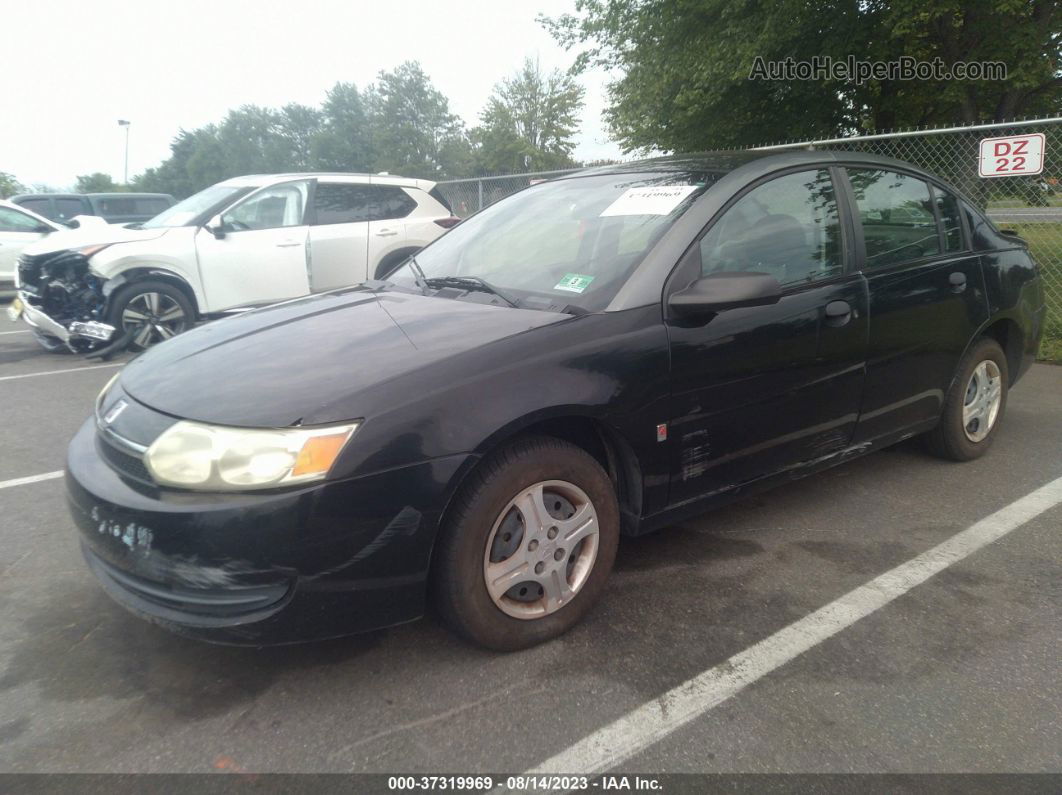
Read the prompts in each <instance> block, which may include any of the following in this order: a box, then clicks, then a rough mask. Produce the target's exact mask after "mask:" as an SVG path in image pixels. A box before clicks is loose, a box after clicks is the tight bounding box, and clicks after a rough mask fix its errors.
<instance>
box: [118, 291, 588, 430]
mask: <svg viewBox="0 0 1062 795" xmlns="http://www.w3.org/2000/svg"><path fill="white" fill-rule="evenodd" d="M572 319H573V318H572V317H571V316H570V315H564V314H558V313H554V312H542V311H537V310H530V309H512V308H509V307H500V306H493V305H484V304H478V303H472V302H468V301H458V300H453V299H448V298H440V297H428V296H420V295H410V294H406V293H400V292H383V293H379V294H377V293H373V292H371V291H369V290H367V289H365V288H361V287H357V288H348V289H345V290H341V291H337V292H332V293H325V294H322V295H316V296H310V297H308V298H302V299H298V300H295V301H289V302H286V303H283V304H277V305H275V306H271V307H267V308H265V309H260V310H256V311H253V312H247V313H245V314H242V315H239V316H237V317H233V318H229V319H226V320H221V321H217V322H215V323H208V324H206V325H203V326H200V327H198V328H195V329H192V330H191V331H188V332H186V333H184V334H181V335H179V336H177V337H175V338H173V339H172V340H168V341H167V342H165V343H163V344H161V345H157V346H156V347H154V348H152V349H150V350H149V351H147V352H146V353H145V354H143V355H142V356H140V357H138V358H137V359H134V360H133V361H132V362H130V363H129V364H128V365H127V366H126V368H125V370H124V371H123V372H122V376H121V385H122V388H123V389H124V390H125V392H126V393H127V394H129V395H130V396H131V397H133V398H134V399H135V400H137V401H139V402H140V403H143V404H145V405H147V406H149V407H151V408H153V409H156V410H157V411H161V412H164V413H166V414H170V415H172V416H175V417H180V418H183V419H193V420H199V421H201V422H211V423H216V424H219V425H233V426H245V427H286V426H290V425H296V424H304V425H317V424H323V423H332V422H343V421H346V420H352V419H358V418H360V417H363V416H366V415H367V414H369V413H370V412H371V411H372V409H373V406H371V405H368V403H370V402H372V401H371V400H370V399H369V398H368V397H366V398H365V399H364V400H359V395H365V394H366V393H368V392H370V391H372V390H373V389H374V388H375V387H378V386H379V385H380V384H382V383H384V382H387V381H391V380H393V379H396V378H399V377H401V376H403V375H406V374H409V373H410V372H412V371H415V370H417V369H419V368H423V367H427V366H429V365H437V364H438V363H439V362H440V361H442V360H445V359H446V358H448V357H451V356H455V355H458V354H461V353H465V352H467V351H470V350H472V349H475V348H480V347H484V346H487V345H490V344H491V343H494V342H497V341H498V340H501V339H504V338H506V337H510V336H513V335H515V334H520V333H523V332H526V331H529V330H531V329H534V328H537V327H540V326H545V325H550V324H553V323H557V322H561V321H564V320H572ZM380 391H381V390H376V393H377V394H379V393H380ZM383 391H386V390H383Z"/></svg>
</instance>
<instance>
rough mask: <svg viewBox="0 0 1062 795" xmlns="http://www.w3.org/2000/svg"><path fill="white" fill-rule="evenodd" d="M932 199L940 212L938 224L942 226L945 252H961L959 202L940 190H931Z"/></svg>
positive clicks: (935, 188)
mask: <svg viewBox="0 0 1062 795" xmlns="http://www.w3.org/2000/svg"><path fill="white" fill-rule="evenodd" d="M933 197H934V198H935V199H936V201H937V209H938V210H939V211H940V222H941V223H942V224H943V225H944V245H945V246H946V249H945V250H946V251H962V250H963V244H962V220H961V218H960V217H959V200H958V199H956V198H955V197H954V196H952V195H951V194H950V193H948V192H947V191H946V190H943V189H942V188H938V187H935V186H934V188H933Z"/></svg>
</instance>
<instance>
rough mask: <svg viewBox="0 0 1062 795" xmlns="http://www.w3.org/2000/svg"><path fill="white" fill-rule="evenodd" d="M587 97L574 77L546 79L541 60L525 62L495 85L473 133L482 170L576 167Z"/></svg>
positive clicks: (554, 74) (559, 75)
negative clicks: (581, 114)
mask: <svg viewBox="0 0 1062 795" xmlns="http://www.w3.org/2000/svg"><path fill="white" fill-rule="evenodd" d="M583 93H584V92H583V88H582V87H581V86H579V85H578V84H577V83H576V82H575V79H574V78H573V77H572V76H571V75H569V74H564V73H562V72H560V71H559V70H554V71H553V72H552V73H550V74H548V75H547V74H543V72H542V69H541V67H540V65H539V63H538V61H537V60H532V59H531V58H528V59H526V60H525V61H524V65H523V68H521V69H520V70H519V71H518V72H517V73H516V74H515V75H513V76H512V77H510V78H506V79H505V80H502V81H501V82H500V83H499V84H498V85H497V86H495V88H494V93H493V94H492V95H491V97H490V99H488V100H487V106H486V108H485V109H484V110H483V113H482V114H481V115H480V122H481V125H480V127H478V128H477V129H476V131H475V137H476V139H477V141H478V143H479V153H478V161H479V163H480V166H481V167H482V168H483V169H484V170H485V171H488V172H489V171H495V172H499V171H523V170H544V169H553V168H564V167H567V166H571V165H574V161H573V160H572V151H573V150H574V149H575V142H574V140H573V137H574V135H575V133H576V131H577V130H578V126H579V111H580V110H581V108H582V106H583Z"/></svg>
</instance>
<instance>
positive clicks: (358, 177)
mask: <svg viewBox="0 0 1062 795" xmlns="http://www.w3.org/2000/svg"><path fill="white" fill-rule="evenodd" d="M293 179H329V180H335V181H337V182H348V181H349V182H353V183H360V184H366V183H368V182H369V181H372V182H373V183H374V184H376V185H399V186H401V187H405V188H420V189H421V190H424V191H429V190H431V189H432V188H434V187H435V183H434V182H432V181H431V180H427V179H415V178H413V177H402V176H398V175H395V174H362V173H356V172H344V171H301V172H298V171H296V172H291V173H286V174H247V175H245V176H240V177H232V178H230V179H227V180H225V181H224V182H219V183H218V184H219V185H233V186H239V187H247V186H249V187H253V188H259V187H264V186H266V185H271V184H274V183H277V182H287V181H289V180H293Z"/></svg>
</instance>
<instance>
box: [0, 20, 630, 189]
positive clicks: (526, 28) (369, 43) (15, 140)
mask: <svg viewBox="0 0 1062 795" xmlns="http://www.w3.org/2000/svg"><path fill="white" fill-rule="evenodd" d="M574 5H575V2H574V0H534V2H522V1H521V0H493V2H491V1H490V0H451V1H450V2H440V1H439V0H434V1H433V2H428V1H422V0H375V1H372V2H364V0H300V1H299V2H292V1H291V0H287V2H276V1H274V2H271V1H270V0H256V1H254V2H249V1H248V0H209V1H207V2H204V0H180V1H179V2H175V1H174V0H168V2H160V1H159V0H51V2H48V3H46V4H45V3H37V2H23V3H14V2H6V3H4V10H3V19H4V28H5V29H6V30H7V32H8V35H6V36H4V64H5V66H4V69H5V71H7V72H8V74H7V76H6V77H7V79H5V80H4V81H3V82H4V89H5V90H4V96H3V102H2V103H0V171H6V172H8V173H11V174H14V175H15V177H16V178H17V179H18V180H19V181H20V182H22V183H23V184H25V185H34V184H39V183H44V184H47V185H50V186H53V187H64V188H65V187H70V186H72V185H73V183H74V181H75V178H76V177H77V175H79V174H89V173H93V172H96V171H102V172H104V173H107V174H110V175H111V176H112V177H113V178H114V179H115V181H119V182H120V181H121V180H122V177H123V168H124V164H123V158H124V151H125V132H124V130H123V129H122V128H121V127H119V126H118V119H128V120H129V121H131V122H132V124H131V126H130V128H129V175H130V177H131V176H133V175H135V174H138V173H140V172H141V171H143V170H144V169H146V168H149V167H151V166H155V165H158V163H160V162H161V161H162V160H164V159H165V158H166V157H167V156H168V155H169V144H170V141H171V140H172V139H173V137H174V136H175V135H176V133H177V131H178V130H179V129H180V128H182V127H183V128H185V129H193V128H195V127H199V126H201V125H203V124H206V123H209V122H212V121H219V120H220V119H221V118H222V117H224V115H225V114H226V112H227V111H228V110H229V109H230V108H234V107H237V106H239V105H242V104H256V105H264V106H267V107H279V106H281V105H284V104H285V103H287V102H300V103H303V104H307V105H319V104H320V103H321V102H322V101H323V100H324V96H325V92H326V91H327V90H328V89H329V88H331V87H332V86H333V85H334V84H335V83H336V82H337V81H340V80H342V81H348V82H351V81H352V82H354V83H356V84H357V85H358V87H359V88H361V87H363V86H364V85H366V84H367V83H370V82H372V81H373V79H374V78H375V76H376V74H377V73H378V72H379V71H380V70H382V69H393V68H394V67H395V66H397V65H398V64H400V63H402V62H403V61H406V60H417V61H420V63H421V66H422V67H423V68H424V70H425V72H427V74H428V75H429V76H430V77H431V79H432V81H433V83H434V84H435V87H436V88H438V89H439V90H440V91H442V92H443V94H445V95H446V96H447V97H448V98H449V99H450V103H451V110H452V111H453V112H454V113H456V114H457V115H459V116H461V117H462V118H463V119H464V120H465V122H466V124H469V125H472V124H474V123H475V122H476V120H477V118H478V115H479V111H480V110H481V108H482V107H483V105H484V104H485V102H486V99H487V97H488V96H489V95H490V92H491V89H492V88H493V87H494V85H495V83H497V82H498V81H499V80H500V79H502V78H503V77H506V76H509V75H511V74H512V73H513V72H515V71H516V69H518V68H519V67H520V65H521V64H522V63H523V60H524V58H525V57H526V56H531V57H533V58H534V57H537V58H538V59H539V60H540V63H541V64H542V66H543V67H544V68H548V69H552V68H562V69H564V68H567V67H568V66H569V65H570V64H571V62H572V60H573V58H574V54H573V53H570V52H565V51H564V50H563V49H561V48H560V47H559V46H558V45H557V44H556V42H554V40H553V39H552V38H551V37H550V35H549V34H548V33H547V32H546V31H545V29H543V27H542V26H541V25H540V24H539V23H538V22H537V21H536V18H537V16H538V15H539V14H540V13H542V14H546V15H547V16H556V15H558V14H561V13H564V12H570V11H572V10H573V9H574ZM580 82H581V83H582V85H583V86H584V88H585V89H586V105H585V107H584V109H583V125H582V129H581V130H580V132H579V135H578V138H577V148H576V151H575V156H576V158H577V159H580V160H593V159H598V158H606V157H618V156H619V155H620V150H619V147H618V146H617V145H616V144H615V143H614V142H612V141H610V140H609V137H608V133H607V130H606V129H605V126H604V124H603V122H602V119H601V112H602V110H603V108H604V104H605V86H606V83H607V76H606V75H605V74H603V73H600V72H595V73H590V74H587V75H584V76H582V77H581V79H580Z"/></svg>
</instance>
